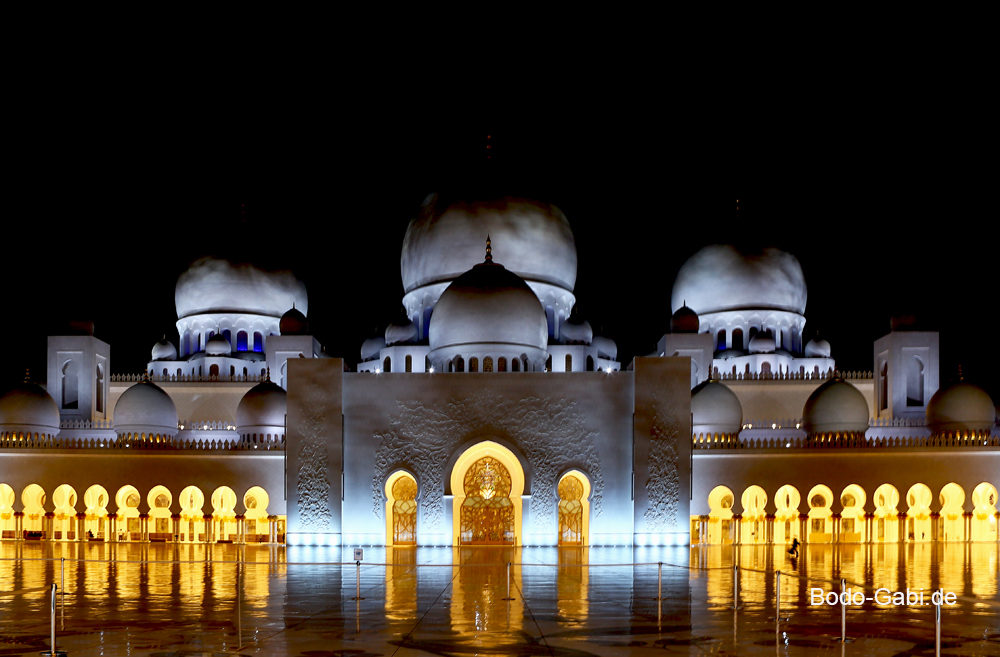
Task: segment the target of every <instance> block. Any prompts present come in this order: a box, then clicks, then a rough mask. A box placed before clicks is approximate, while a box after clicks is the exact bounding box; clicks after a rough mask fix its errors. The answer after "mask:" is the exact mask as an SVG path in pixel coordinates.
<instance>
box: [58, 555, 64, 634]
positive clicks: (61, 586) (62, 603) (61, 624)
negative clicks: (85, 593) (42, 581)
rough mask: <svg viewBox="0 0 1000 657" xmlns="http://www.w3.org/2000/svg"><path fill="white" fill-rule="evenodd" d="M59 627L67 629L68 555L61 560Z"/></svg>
mask: <svg viewBox="0 0 1000 657" xmlns="http://www.w3.org/2000/svg"><path fill="white" fill-rule="evenodd" d="M59 591H60V594H59V629H60V630H65V629H66V557H62V558H61V559H60V560H59Z"/></svg>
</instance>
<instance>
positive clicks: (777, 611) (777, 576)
mask: <svg viewBox="0 0 1000 657" xmlns="http://www.w3.org/2000/svg"><path fill="white" fill-rule="evenodd" d="M780 620H781V571H780V570H777V571H775V573H774V621H775V623H777V622H778V621H780Z"/></svg>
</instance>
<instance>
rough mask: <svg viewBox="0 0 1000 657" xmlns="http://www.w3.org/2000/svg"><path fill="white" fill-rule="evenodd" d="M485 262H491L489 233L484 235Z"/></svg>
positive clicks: (491, 251) (491, 247) (491, 246)
mask: <svg viewBox="0 0 1000 657" xmlns="http://www.w3.org/2000/svg"><path fill="white" fill-rule="evenodd" d="M486 262H493V243H492V242H491V241H490V234H489V233H486Z"/></svg>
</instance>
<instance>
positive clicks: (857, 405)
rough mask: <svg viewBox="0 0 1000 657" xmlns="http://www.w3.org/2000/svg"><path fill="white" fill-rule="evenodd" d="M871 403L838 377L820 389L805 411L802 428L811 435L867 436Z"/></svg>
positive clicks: (809, 401)
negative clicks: (869, 405)
mask: <svg viewBox="0 0 1000 657" xmlns="http://www.w3.org/2000/svg"><path fill="white" fill-rule="evenodd" d="M868 418H869V415H868V402H867V401H865V396H864V395H863V394H861V391H860V390H858V389H857V388H855V387H854V386H853V385H851V384H850V383H848V382H847V381H845V380H844V379H842V378H840V376H837V377H836V378H833V379H830V380H829V381H827V382H826V383H824V384H823V385H821V386H820V387H818V388H816V390H814V391H813V393H812V394H811V395H809V399H807V400H806V404H805V406H804V407H803V408H802V428H803V429H805V431H806V433H807V434H816V433H835V432H838V431H839V432H841V433H843V432H849V431H856V432H862V433H863V432H865V431H867V430H868Z"/></svg>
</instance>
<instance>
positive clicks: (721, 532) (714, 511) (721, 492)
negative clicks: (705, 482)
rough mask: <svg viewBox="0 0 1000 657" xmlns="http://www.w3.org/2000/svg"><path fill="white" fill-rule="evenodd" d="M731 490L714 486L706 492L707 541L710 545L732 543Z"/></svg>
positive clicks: (732, 498)
mask: <svg viewBox="0 0 1000 657" xmlns="http://www.w3.org/2000/svg"><path fill="white" fill-rule="evenodd" d="M734 500H735V498H734V497H733V491H731V490H729V489H728V488H727V487H725V486H716V487H715V488H713V489H712V492H711V493H709V494H708V508H709V512H708V542H709V543H710V544H712V545H732V543H733V502H734Z"/></svg>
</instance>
